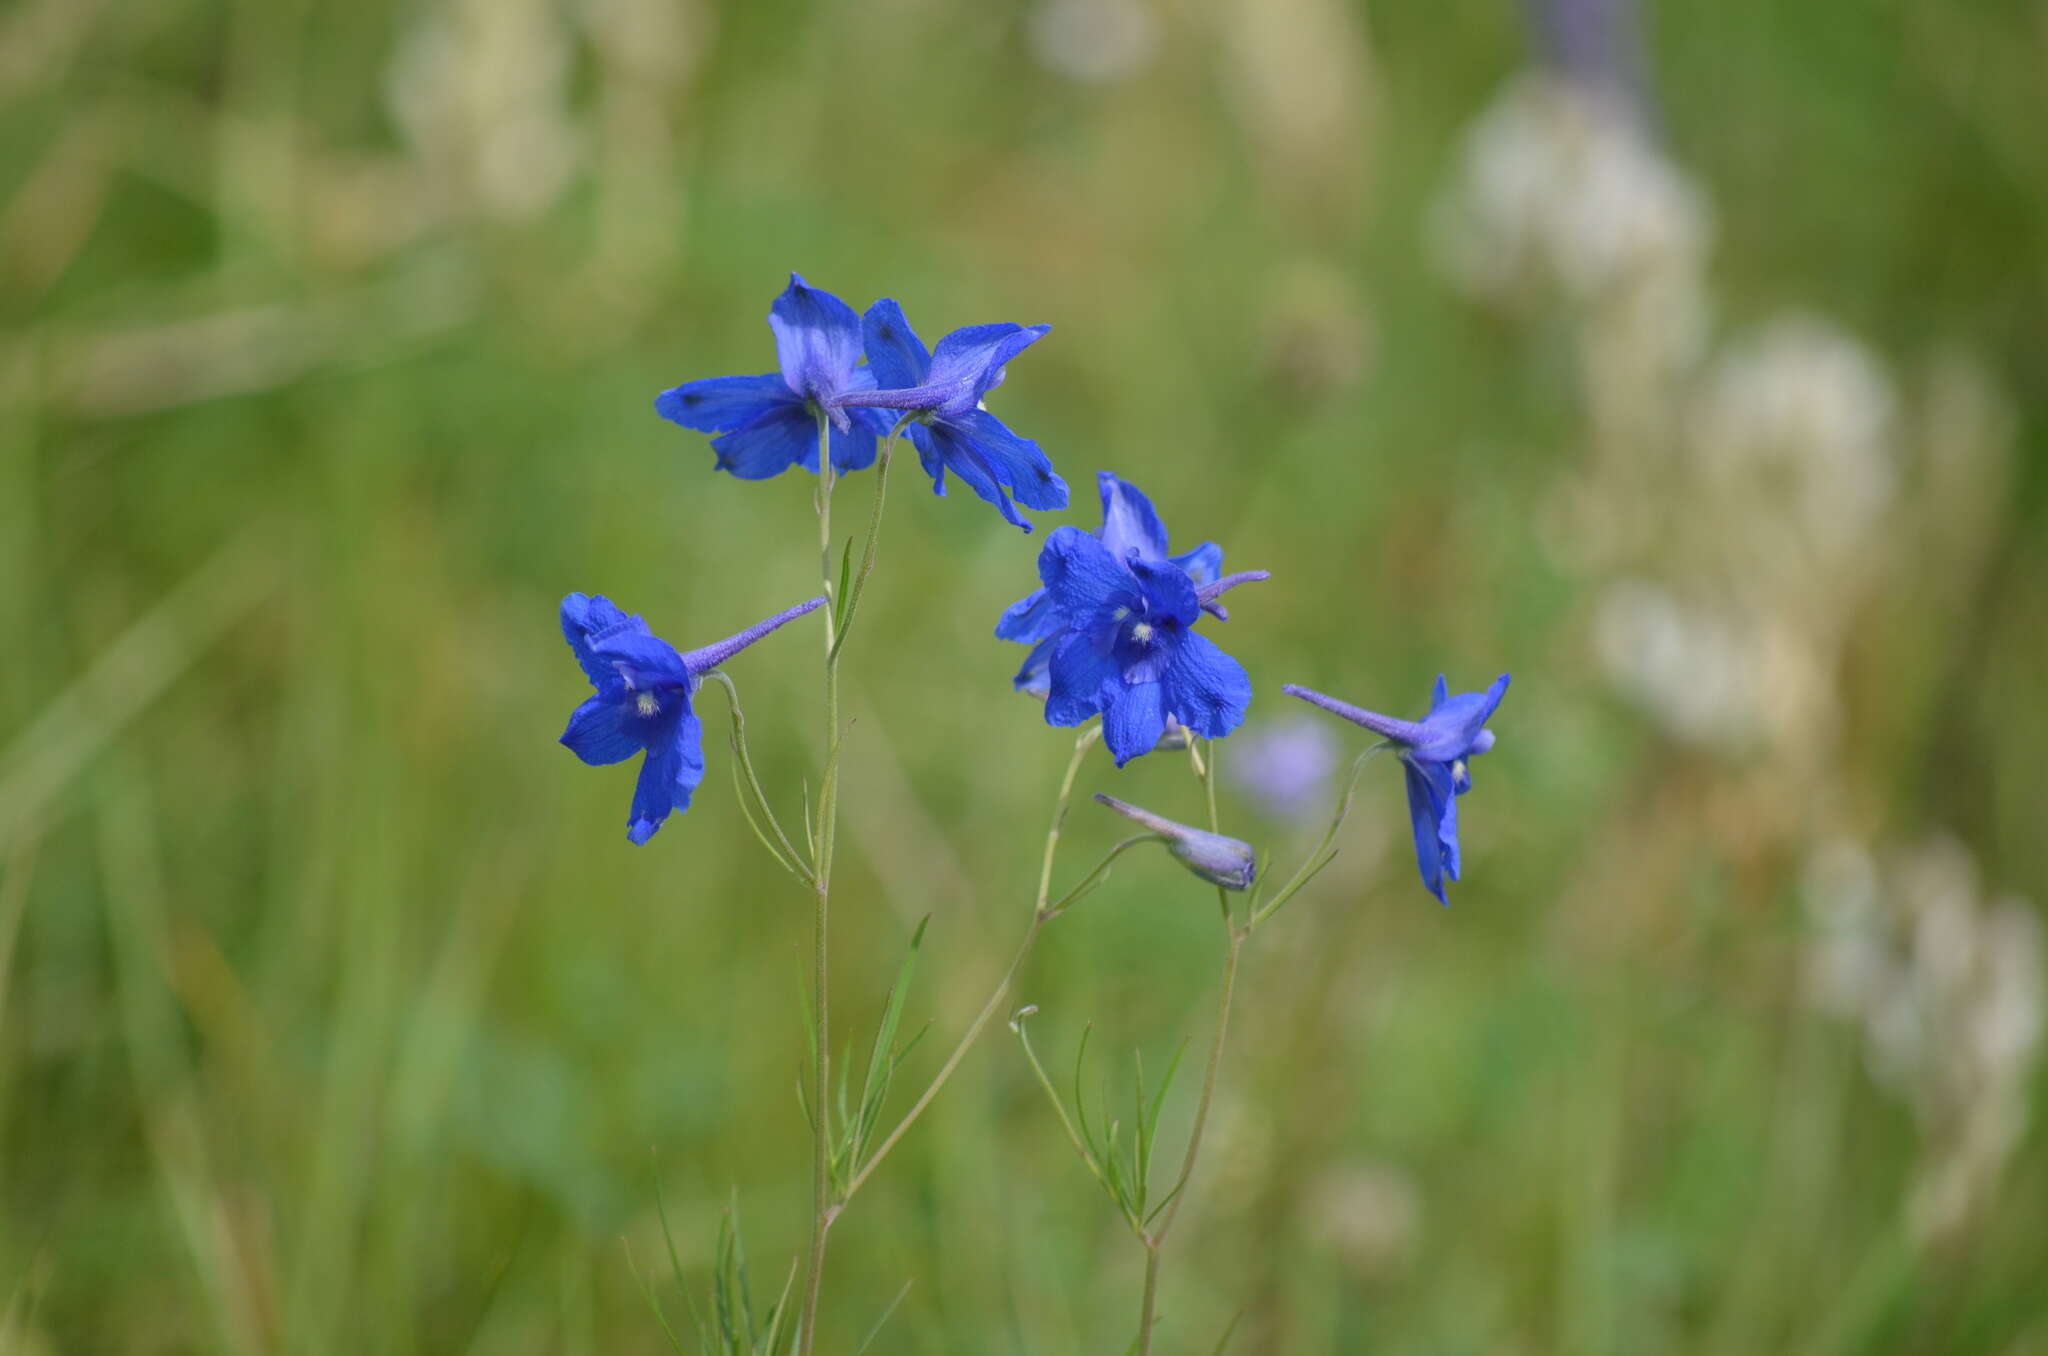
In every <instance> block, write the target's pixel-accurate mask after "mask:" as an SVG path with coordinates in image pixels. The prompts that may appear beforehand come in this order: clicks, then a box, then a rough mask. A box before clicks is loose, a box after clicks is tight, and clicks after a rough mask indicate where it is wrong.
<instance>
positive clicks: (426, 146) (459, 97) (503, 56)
mask: <svg viewBox="0 0 2048 1356" xmlns="http://www.w3.org/2000/svg"><path fill="white" fill-rule="evenodd" d="M573 41H574V38H573V34H572V32H571V31H570V29H569V27H568V25H567V23H566V22H565V20H564V18H563V16H562V15H561V14H560V13H559V12H558V11H557V10H556V8H555V7H554V6H553V5H551V4H549V3H546V0H448V3H446V4H443V5H440V6H436V7H433V8H430V9H428V10H427V11H426V12H425V13H424V14H423V16H422V17H421V18H420V19H419V20H418V22H417V23H415V24H414V25H413V28H412V30H411V31H410V32H409V33H408V34H406V36H405V37H404V38H403V39H402V41H401V42H400V44H399V47H398V50H397V52H396V53H395V54H394V55H393V57H392V60H391V64H390V66H389V68H388V69H387V71H386V73H385V94H386V98H387V100H388V101H389V104H390V108H391V113H392V116H393V118H394V119H395V120H396V121H397V123H398V126H399V129H400V130H401V131H402V132H403V133H404V135H405V139H406V141H407V142H408V143H409V145H410V147H411V149H412V152H413V155H414V157H415V158H416V159H417V160H418V161H419V162H420V166H421V168H422V170H423V171H425V173H426V175H427V176H428V178H427V182H428V183H429V184H436V185H439V186H440V187H441V188H443V189H444V190H446V191H448V192H449V193H451V194H452V195H453V196H454V199H455V203H456V204H464V203H467V204H473V205H474V206H475V207H476V208H477V209H478V210H480V211H481V212H482V213H484V214H485V215H489V216H496V217H504V218H510V219H523V218H528V217H532V216H534V215H536V214H537V213H540V212H542V211H545V210H546V209H547V208H548V207H549V206H550V205H552V204H553V203H554V202H555V200H556V199H557V198H559V197H560V196H561V194H562V192H563V190H564V189H566V188H567V187H568V185H569V181H570V179H571V178H572V177H573V176H574V174H575V172H576V169H577V167H578V165H579V163H580V162H581V159H582V143H581V138H580V137H579V136H578V133H577V130H576V127H575V123H574V120H573V118H572V116H571V110H570V107H569V97H568V83H569V67H570V56H571V49H572V45H573Z"/></svg>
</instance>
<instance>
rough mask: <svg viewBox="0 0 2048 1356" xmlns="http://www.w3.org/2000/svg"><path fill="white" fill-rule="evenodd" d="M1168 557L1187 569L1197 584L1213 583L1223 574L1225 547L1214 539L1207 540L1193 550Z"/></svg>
mask: <svg viewBox="0 0 2048 1356" xmlns="http://www.w3.org/2000/svg"><path fill="white" fill-rule="evenodd" d="M1167 559H1169V560H1171V561H1172V562H1173V563H1174V564H1176V565H1178V566H1180V567H1181V568H1182V569H1183V570H1186V571H1187V575H1188V578H1190V579H1192V580H1194V581H1195V582H1196V583H1197V584H1208V583H1213V582H1214V581H1215V580H1217V579H1220V578H1222V576H1223V548H1222V547H1220V546H1218V545H1217V544H1216V543H1215V542H1213V541H1205V542H1203V543H1202V544H1201V545H1200V546H1197V547H1196V548H1195V549H1194V550H1192V551H1183V552H1181V553H1180V554H1179V555H1177V556H1169V557H1167Z"/></svg>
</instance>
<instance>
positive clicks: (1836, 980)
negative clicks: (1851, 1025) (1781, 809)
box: [1801, 838, 1891, 1017]
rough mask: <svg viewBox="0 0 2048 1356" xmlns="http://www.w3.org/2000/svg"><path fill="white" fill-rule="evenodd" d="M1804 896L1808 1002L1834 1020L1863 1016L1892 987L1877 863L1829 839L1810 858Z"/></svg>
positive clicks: (1850, 844) (1857, 846)
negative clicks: (1808, 939)
mask: <svg viewBox="0 0 2048 1356" xmlns="http://www.w3.org/2000/svg"><path fill="white" fill-rule="evenodd" d="M1801 894H1802V897H1803V899H1804V901H1805V904H1806V911H1807V915H1808V918H1809V921H1810V923H1811V925H1812V929H1813V935H1812V941H1811V943H1810V945H1809V946H1808V948H1807V952H1806V993H1807V997H1808V998H1809V1000H1810V1001H1811V1002H1812V1003H1813V1005H1814V1006H1815V1007H1818V1008H1819V1009H1820V1010H1821V1011H1823V1012H1826V1013H1829V1014H1831V1015H1832V1016H1836V1017H1859V1016H1861V1015H1862V1014H1863V1012H1864V1011H1865V1009H1867V1008H1869V1007H1870V1006H1871V1005H1872V1003H1873V1001H1874V1000H1875V999H1876V998H1877V996H1878V995H1879V994H1881V993H1882V992H1884V989H1885V987H1886V985H1888V984H1889V983H1890V982H1891V958H1890V955H1889V954H1888V952H1887V951H1886V948H1885V938H1884V913H1883V909H1882V900H1881V899H1880V897H1879V894H1878V876H1877V863H1876V862H1874V861H1872V860H1871V856H1870V853H1869V852H1868V851H1866V850H1865V849H1864V846H1863V845H1862V844H1861V843H1858V842H1856V841H1854V840H1853V839H1849V838H1834V839H1830V840H1828V841H1827V842H1825V843H1823V844H1821V846H1820V847H1818V848H1816V849H1814V851H1813V853H1812V854H1811V855H1810V856H1809V857H1808V858H1807V861H1806V871H1805V878H1804V881H1803V884H1802V890H1801Z"/></svg>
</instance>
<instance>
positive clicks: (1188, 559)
mask: <svg viewBox="0 0 2048 1356" xmlns="http://www.w3.org/2000/svg"><path fill="white" fill-rule="evenodd" d="M1095 484H1096V488H1097V489H1098V490H1099V491H1100V492H1101V494H1102V526H1101V527H1100V528H1097V529H1096V532H1095V539H1096V540H1097V541H1099V542H1101V543H1102V544H1103V545H1104V546H1105V547H1107V548H1108V549H1109V553H1110V554H1111V555H1113V556H1116V557H1118V558H1119V559H1122V558H1124V557H1127V556H1129V555H1131V554H1132V553H1133V552H1135V553H1136V554H1138V555H1140V556H1142V557H1144V558H1145V559H1146V560H1151V561H1160V560H1165V561H1170V562H1172V563H1173V564H1175V565H1178V566H1180V568H1181V569H1182V570H1183V571H1185V572H1186V574H1187V577H1188V578H1189V579H1190V580H1192V581H1193V582H1194V584H1195V586H1196V587H1197V588H1198V589H1199V588H1200V587H1201V586H1202V585H1204V584H1209V583H1213V582H1215V580H1216V577H1217V575H1219V574H1221V573H1222V571H1223V548H1222V547H1220V546H1218V545H1217V544H1216V543H1215V542H1213V541H1205V542H1203V543H1202V544H1201V545H1200V546H1197V547H1196V548H1195V549H1194V550H1192V551H1183V552H1181V553H1180V554H1179V555H1177V556H1170V555H1168V554H1167V553H1166V524H1164V523H1162V522H1160V521H1159V514H1158V513H1157V512H1155V511H1154V510H1153V508H1152V501H1151V500H1150V499H1147V498H1146V497H1145V493H1144V491H1142V490H1140V489H1139V488H1138V487H1137V486H1136V485H1133V484H1131V483H1130V482H1129V481H1127V480H1119V479H1118V478H1117V477H1116V476H1114V475H1112V474H1111V473H1110V472H1108V471H1097V472H1096V473H1095ZM1203 610H1204V611H1206V612H1208V613H1210V614H1211V615H1212V616H1215V617H1218V618H1222V619H1224V620H1228V619H1229V616H1230V614H1229V613H1228V612H1225V611H1224V610H1223V604H1221V603H1219V602H1215V601H1213V600H1211V601H1209V602H1206V603H1204V604H1203ZM1065 627H1066V620H1065V615H1064V614H1063V613H1062V612H1061V611H1060V608H1059V604H1058V603H1056V602H1054V601H1053V597H1052V593H1051V591H1050V590H1048V589H1044V588H1038V589H1033V590H1032V591H1031V592H1030V593H1029V594H1028V595H1026V596H1025V597H1023V598H1020V599H1018V600H1017V601H1016V602H1014V603H1012V604H1011V605H1010V606H1009V607H1008V609H1006V610H1005V611H1004V613H1003V619H1002V620H1001V621H999V622H997V623H996V638H997V639H999V640H1014V641H1017V642H1019V643H1020V644H1024V645H1029V646H1030V647H1031V653H1030V654H1028V655H1026V656H1024V665H1023V667H1022V668H1020V669H1018V670H1017V676H1016V677H1015V678H1014V679H1012V680H1011V682H1012V683H1013V685H1014V686H1015V687H1016V689H1017V690H1018V691H1019V692H1029V693H1031V694H1032V695H1034V696H1038V697H1043V696H1044V695H1045V694H1046V689H1047V687H1048V685H1049V683H1050V681H1051V680H1050V679H1049V678H1048V676H1047V674H1046V669H1047V666H1048V665H1049V664H1051V662H1052V648H1053V644H1054V642H1055V641H1057V640H1058V639H1059V637H1060V635H1061V634H1062V633H1063V632H1064V630H1065Z"/></svg>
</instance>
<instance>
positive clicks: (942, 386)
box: [834, 297, 1067, 532]
mask: <svg viewBox="0 0 2048 1356" xmlns="http://www.w3.org/2000/svg"><path fill="white" fill-rule="evenodd" d="M1051 328H1052V327H1051V326H1050V325H1009V324H1004V325H970V326H968V327H967V328H966V329H963V330H954V331H953V332H952V333H951V334H949V335H947V336H946V337H945V338H943V339H941V340H939V346H938V347H937V348H935V349H932V350H931V351H929V352H927V351H926V350H925V346H924V341H922V340H921V339H919V338H918V337H917V331H916V330H913V329H911V328H910V322H909V321H908V320H905V319H904V318H903V308H902V307H901V306H898V305H897V304H896V303H895V302H894V301H892V300H891V299H889V298H887V297H884V298H882V300H880V301H878V302H876V303H875V304H874V305H872V306H870V307H868V312H867V314H866V315H865V316H863V317H862V318H861V333H862V337H863V339H864V340H865V342H866V345H867V355H868V369H869V370H870V371H871V372H872V373H873V374H874V380H873V382H872V383H870V385H869V386H868V387H864V388H860V389H851V388H849V389H848V390H846V391H844V392H842V393H841V394H839V395H838V396H836V397H834V400H835V402H836V404H837V405H838V406H839V407H841V408H845V409H855V410H860V409H886V410H912V411H915V412H917V413H918V414H920V415H922V416H923V417H922V418H920V419H919V420H918V421H917V422H916V423H913V424H912V425H911V426H910V430H909V432H910V441H911V442H913V443H915V444H916V445H917V455H918V460H920V461H921V462H923V463H924V469H925V474H927V475H929V476H930V477H931V478H932V489H933V491H934V492H935V493H938V494H944V493H945V492H946V472H947V471H951V472H952V473H953V474H954V475H956V476H959V477H960V479H962V480H963V481H965V482H967V487H968V488H969V489H971V490H973V491H974V492H975V493H976V494H978V495H980V496H981V497H982V498H983V499H986V500H987V501H988V502H989V503H991V504H994V505H995V506H996V509H997V510H998V511H999V512H1000V513H1001V514H1002V515H1003V517H1004V518H1005V519H1007V520H1008V521H1010V522H1012V523H1015V524H1016V525H1017V526H1018V527H1021V528H1023V529H1024V530H1025V531H1026V532H1029V531H1030V530H1031V524H1030V523H1028V522H1026V521H1025V520H1024V518H1023V517H1022V515H1020V514H1019V513H1018V512H1017V510H1016V508H1015V507H1013V506H1012V505H1011V503H1010V496H1011V495H1015V496H1016V497H1017V502H1018V503H1020V504H1023V505H1024V506H1025V507H1026V508H1035V509H1063V508H1065V507H1066V506H1067V483H1066V482H1065V481H1064V480H1061V479H1060V478H1059V476H1058V475H1056V474H1054V472H1053V469H1052V462H1051V461H1050V460H1049V459H1047V457H1046V455H1045V453H1044V452H1042V451H1040V450H1039V447H1038V444H1037V443H1034V442H1032V441H1031V440H1030V439H1029V438H1020V437H1018V436H1017V435H1016V434H1015V433H1012V432H1011V431H1010V429H1009V427H1008V426H1007V425H1005V424H1004V423H1003V421H1002V420H1000V419H998V418H996V417H995V416H994V415H992V414H990V413H989V412H988V410H987V409H985V408H984V407H983V406H982V403H981V400H982V397H983V396H985V395H987V394H988V393H989V392H990V391H992V390H994V389H995V388H996V387H998V386H1000V385H1002V383H1003V373H1004V365H1005V364H1007V363H1008V362H1009V361H1010V359H1012V358H1014V357H1016V356H1017V355H1018V354H1019V353H1022V352H1023V351H1024V350H1025V349H1027V348H1029V347H1030V346H1031V345H1033V344H1035V343H1037V342H1038V340H1039V339H1040V338H1042V337H1043V336H1044V335H1045V334H1046V332H1047V331H1048V330H1050V329H1051ZM1006 490H1007V493H1006V492H1005V491H1006Z"/></svg>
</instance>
